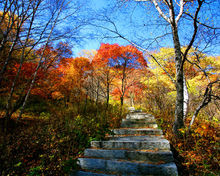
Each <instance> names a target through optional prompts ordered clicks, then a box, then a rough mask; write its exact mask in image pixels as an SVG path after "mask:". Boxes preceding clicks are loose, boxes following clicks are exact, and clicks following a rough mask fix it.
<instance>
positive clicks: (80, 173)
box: [70, 171, 115, 176]
mask: <svg viewBox="0 0 220 176" xmlns="http://www.w3.org/2000/svg"><path fill="white" fill-rule="evenodd" d="M70 176H115V175H111V174H101V173H95V172H85V171H78V172H75V173H72V174H71V175H70Z"/></svg>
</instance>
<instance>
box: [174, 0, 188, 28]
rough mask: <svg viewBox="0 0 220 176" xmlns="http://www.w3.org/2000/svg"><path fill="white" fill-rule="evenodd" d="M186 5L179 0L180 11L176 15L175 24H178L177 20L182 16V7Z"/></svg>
mask: <svg viewBox="0 0 220 176" xmlns="http://www.w3.org/2000/svg"><path fill="white" fill-rule="evenodd" d="M185 4H186V3H185V2H184V1H183V0H180V11H179V14H178V16H177V17H176V19H175V20H176V24H177V23H178V22H179V20H180V18H181V16H182V15H183V9H184V5H185Z"/></svg>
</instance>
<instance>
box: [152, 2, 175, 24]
mask: <svg viewBox="0 0 220 176" xmlns="http://www.w3.org/2000/svg"><path fill="white" fill-rule="evenodd" d="M152 2H153V3H154V6H155V7H156V9H157V11H158V12H159V14H160V16H161V17H163V18H164V19H165V20H166V21H167V22H168V23H171V21H170V19H169V18H168V17H167V16H166V15H165V14H164V13H163V11H162V10H161V8H160V7H159V5H158V3H157V1H156V0H152Z"/></svg>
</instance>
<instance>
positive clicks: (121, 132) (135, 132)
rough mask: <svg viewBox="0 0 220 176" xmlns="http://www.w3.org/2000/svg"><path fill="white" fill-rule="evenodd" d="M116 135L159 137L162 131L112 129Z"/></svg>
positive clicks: (151, 129)
mask: <svg viewBox="0 0 220 176" xmlns="http://www.w3.org/2000/svg"><path fill="white" fill-rule="evenodd" d="M112 131H113V132H114V134H116V135H160V134H163V132H162V130H160V129H154V128H138V129H134V128H127V129H123V128H121V129H114V130H112Z"/></svg>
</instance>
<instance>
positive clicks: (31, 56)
mask: <svg viewBox="0 0 220 176" xmlns="http://www.w3.org/2000/svg"><path fill="white" fill-rule="evenodd" d="M51 4H53V5H52V6H51ZM69 6H70V4H69V2H67V1H65V0H56V1H53V0H50V1H45V0H33V1H27V0H22V1H20V0H14V1H10V0H5V1H1V3H0V11H1V12H0V56H1V59H0V96H1V99H2V100H1V103H2V104H3V107H5V108H4V110H5V115H4V117H5V119H7V120H6V121H8V120H9V119H10V118H11V116H12V114H13V113H14V112H15V111H17V109H19V108H20V115H19V118H20V117H21V115H22V113H23V109H24V107H25V105H26V102H27V99H28V97H29V94H30V92H31V91H32V89H33V87H34V84H35V83H36V82H37V81H38V80H40V79H44V78H42V77H41V78H39V76H40V75H41V72H42V73H43V75H45V74H46V71H48V68H49V67H51V66H52V65H53V63H54V62H57V61H58V60H59V59H60V57H59V54H60V52H56V51H51V50H50V49H49V45H50V43H51V42H52V41H55V40H57V39H60V37H62V39H65V37H66V36H67V35H69V34H70V32H71V33H74V32H76V31H77V30H78V29H79V27H80V26H81V25H82V23H80V22H79V21H78V24H77V25H76V26H73V28H74V29H73V30H71V31H67V30H66V31H62V32H65V34H64V33H61V31H60V29H59V27H58V26H59V24H60V23H61V21H63V22H64V21H65V20H66V19H68V20H70V21H72V19H71V18H70V17H71V16H72V15H74V13H79V9H80V8H79V6H80V4H78V5H77V6H75V7H74V8H76V9H77V10H76V11H74V13H73V12H71V13H66V11H64V9H65V10H67V8H68V7H69ZM61 19H63V20H61ZM74 20H75V19H74ZM73 24H75V23H73ZM63 29H65V28H64V26H63ZM58 31H60V33H58ZM48 50H49V51H51V52H53V53H51V56H50V57H48V56H46V55H45V53H47V52H48ZM52 58H53V59H52ZM51 59H52V60H51ZM31 68H32V70H31ZM28 70H29V71H28ZM27 75H28V76H27ZM21 82H22V83H21ZM6 123H7V122H6Z"/></svg>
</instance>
